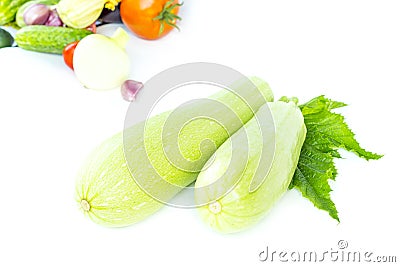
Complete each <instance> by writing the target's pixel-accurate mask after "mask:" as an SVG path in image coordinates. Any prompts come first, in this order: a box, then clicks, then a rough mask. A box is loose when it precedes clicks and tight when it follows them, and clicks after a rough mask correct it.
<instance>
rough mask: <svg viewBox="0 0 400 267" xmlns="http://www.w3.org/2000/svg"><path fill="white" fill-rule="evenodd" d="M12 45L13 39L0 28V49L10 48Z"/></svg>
mask: <svg viewBox="0 0 400 267" xmlns="http://www.w3.org/2000/svg"><path fill="white" fill-rule="evenodd" d="M13 43H14V38H13V37H12V35H11V34H10V33H9V32H8V31H6V30H4V29H2V28H0V48H3V47H10V46H12V44H13Z"/></svg>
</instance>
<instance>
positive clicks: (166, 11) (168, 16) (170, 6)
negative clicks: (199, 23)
mask: <svg viewBox="0 0 400 267" xmlns="http://www.w3.org/2000/svg"><path fill="white" fill-rule="evenodd" d="M182 5H183V2H182V3H175V4H174V0H170V1H168V2H167V3H166V4H165V6H164V8H163V10H161V12H160V14H158V16H157V17H154V18H153V20H159V21H160V30H159V32H158V35H161V34H162V33H163V31H164V28H165V24H167V25H169V26H171V27H174V28H176V29H178V30H180V29H179V27H178V26H177V25H176V21H178V20H182V18H181V17H179V16H178V15H176V14H174V13H172V11H173V10H174V9H175V8H177V7H180V6H182Z"/></svg>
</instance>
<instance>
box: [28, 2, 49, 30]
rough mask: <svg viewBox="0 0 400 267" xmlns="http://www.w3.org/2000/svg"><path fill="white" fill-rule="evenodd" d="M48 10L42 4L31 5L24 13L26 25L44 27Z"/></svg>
mask: <svg viewBox="0 0 400 267" xmlns="http://www.w3.org/2000/svg"><path fill="white" fill-rule="evenodd" d="M50 12H51V11H50V8H49V7H48V6H46V5H44V4H33V5H31V6H30V7H28V8H27V9H26V10H25V12H24V21H25V24H26V25H44V24H45V23H46V21H47V19H48V18H49V16H50Z"/></svg>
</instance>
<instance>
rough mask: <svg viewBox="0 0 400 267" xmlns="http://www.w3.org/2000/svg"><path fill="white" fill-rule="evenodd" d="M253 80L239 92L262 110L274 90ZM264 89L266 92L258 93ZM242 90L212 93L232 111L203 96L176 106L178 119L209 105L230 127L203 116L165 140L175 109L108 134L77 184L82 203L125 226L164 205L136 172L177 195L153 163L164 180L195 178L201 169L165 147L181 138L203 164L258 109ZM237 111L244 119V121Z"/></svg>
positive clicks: (183, 182)
mask: <svg viewBox="0 0 400 267" xmlns="http://www.w3.org/2000/svg"><path fill="white" fill-rule="evenodd" d="M252 81H253V83H254V84H255V85H256V86H257V87H258V88H257V87H255V86H252V87H250V88H248V87H247V86H242V85H239V86H238V89H239V90H238V91H237V92H238V93H239V95H240V96H243V95H246V96H247V97H248V101H249V104H250V106H252V107H253V108H255V109H256V110H258V108H260V107H261V106H262V105H263V104H264V103H265V102H266V101H272V100H273V96H272V92H271V90H270V89H269V86H268V84H266V83H265V82H264V81H262V80H261V79H256V78H253V79H252ZM260 92H261V93H262V95H263V96H264V97H261V96H260V97H257V96H259V95H260ZM240 96H237V95H236V94H234V93H232V92H229V91H226V90H222V91H221V92H220V93H217V94H216V95H214V96H212V97H210V98H211V99H215V100H217V101H218V102H220V103H223V104H224V105H226V106H227V107H228V108H229V109H230V110H232V111H233V112H231V114H227V113H224V112H221V109H215V108H214V107H215V106H210V105H211V104H209V103H206V104H204V102H202V103H200V104H199V103H191V104H188V105H187V106H185V108H184V109H181V110H179V112H178V111H177V113H175V115H177V117H174V119H176V120H177V121H179V120H180V119H182V117H184V118H185V115H186V114H187V112H194V111H195V112H196V111H199V112H200V113H201V114H204V110H208V111H209V112H208V116H209V117H211V118H218V116H220V117H222V116H223V117H224V119H225V122H224V126H225V127H222V126H221V125H220V124H218V123H215V122H214V121H213V120H210V119H207V118H204V117H201V118H197V119H196V120H192V121H190V122H189V123H187V124H185V126H184V127H183V128H182V129H181V131H180V132H179V136H178V140H176V139H174V138H168V139H167V140H166V141H165V142H163V141H162V135H163V134H162V132H163V131H167V130H165V128H164V123H165V122H166V120H167V118H168V116H169V115H170V114H171V112H165V113H162V114H160V115H157V116H154V117H151V118H149V119H148V120H147V121H146V123H147V124H146V130H145V132H144V134H143V131H142V129H141V127H142V126H143V123H145V122H142V123H139V124H136V125H134V126H132V128H129V129H127V130H126V132H125V133H124V134H123V133H119V134H117V135H115V136H113V137H111V138H110V139H108V140H106V141H105V142H104V143H103V144H102V145H100V147H99V148H98V149H96V150H95V151H94V152H93V153H92V155H91V156H90V157H89V158H88V161H87V162H86V164H84V166H83V167H82V170H81V171H80V172H79V175H78V181H77V185H76V191H77V194H76V200H77V203H78V205H80V207H81V209H82V210H83V212H84V213H85V214H86V215H87V216H89V217H90V218H91V219H92V220H93V221H94V222H96V223H98V224H101V225H106V226H109V227H122V226H127V225H130V224H133V223H136V222H138V221H141V220H143V219H145V218H146V217H148V216H150V215H151V214H153V213H154V212H156V211H157V210H159V209H160V208H161V207H163V206H164V205H163V203H161V202H159V201H157V200H155V199H154V198H153V197H151V196H149V195H148V194H146V193H145V192H144V191H143V190H142V189H141V188H143V187H142V186H143V185H141V187H139V185H138V184H137V183H136V182H135V180H134V179H133V177H136V178H139V177H142V178H145V179H146V185H145V186H150V187H152V189H154V190H155V191H156V192H159V193H161V194H163V196H162V197H163V198H164V199H170V198H172V197H174V196H175V195H176V194H177V193H178V192H179V191H180V189H178V188H176V187H173V188H171V187H165V186H164V185H163V184H162V183H160V182H159V180H157V179H158V177H156V178H155V176H154V173H153V172H152V168H154V169H155V170H156V171H157V172H158V173H159V175H161V176H162V178H163V179H164V180H166V181H168V182H170V183H172V184H176V185H179V186H182V187H184V186H187V185H189V184H191V183H192V182H193V181H195V179H196V177H197V175H198V173H199V171H185V170H182V169H181V168H178V167H176V166H175V165H174V164H171V162H170V160H169V159H170V158H167V157H166V155H165V151H164V149H165V150H168V149H169V148H170V147H177V143H178V144H179V149H180V152H181V155H182V156H183V157H184V158H185V159H186V160H189V161H191V162H195V164H196V166H195V168H196V169H198V170H201V168H202V167H203V166H204V164H205V163H206V161H207V160H208V158H209V157H210V156H212V154H213V153H214V151H215V150H216V148H217V147H218V146H220V145H221V144H222V143H223V142H224V141H225V140H226V139H227V138H229V136H230V135H231V134H233V133H234V132H235V131H237V130H238V129H240V127H242V126H243V124H244V123H245V122H247V121H249V120H250V119H251V118H252V116H253V115H254V112H253V111H252V110H251V108H249V106H248V105H247V104H246V103H245V102H244V101H243V100H242V98H241V97H240ZM262 98H264V99H262ZM222 111H224V110H222ZM221 114H222V116H221ZM234 114H236V115H234ZM236 116H237V117H238V118H239V119H240V123H238V121H237V117H236ZM174 121H175V120H174ZM169 134H171V132H169V131H167V132H166V135H167V136H168V135H169ZM123 137H125V138H127V139H128V140H131V141H130V143H129V146H127V147H124V138H123ZM206 139H208V140H211V141H212V142H213V143H214V144H215V146H208V147H206V148H204V147H202V149H201V150H200V144H202V141H204V140H206ZM125 140H126V139H125ZM177 141H178V142H177ZM143 142H145V143H146V149H143V148H142V143H143ZM203 148H204V149H203ZM144 150H147V151H144ZM124 151H125V153H124ZM125 155H126V157H127V159H125ZM145 158H147V159H148V161H149V162H150V163H149V165H147V164H146V163H145V162H146V160H145ZM199 158H200V160H199ZM127 164H129V167H130V168H128V166H127ZM149 166H150V167H149Z"/></svg>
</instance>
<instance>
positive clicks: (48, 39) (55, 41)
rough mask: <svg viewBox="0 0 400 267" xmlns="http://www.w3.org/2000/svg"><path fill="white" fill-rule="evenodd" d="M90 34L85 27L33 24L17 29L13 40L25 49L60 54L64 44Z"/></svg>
mask: <svg viewBox="0 0 400 267" xmlns="http://www.w3.org/2000/svg"><path fill="white" fill-rule="evenodd" d="M90 34H92V32H91V31H88V30H85V29H72V28H66V27H50V26H42V25H33V26H26V27H23V28H21V29H20V30H18V31H17V33H16V35H15V42H16V43H17V45H18V46H19V47H21V48H23V49H26V50H31V51H36V52H43V53H53V54H62V52H63V49H64V47H65V46H66V45H68V44H70V43H72V42H75V41H79V40H81V39H83V38H84V37H86V36H88V35H90Z"/></svg>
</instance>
